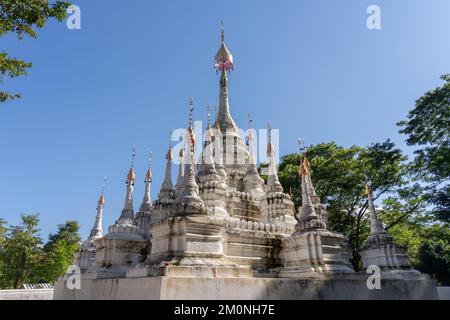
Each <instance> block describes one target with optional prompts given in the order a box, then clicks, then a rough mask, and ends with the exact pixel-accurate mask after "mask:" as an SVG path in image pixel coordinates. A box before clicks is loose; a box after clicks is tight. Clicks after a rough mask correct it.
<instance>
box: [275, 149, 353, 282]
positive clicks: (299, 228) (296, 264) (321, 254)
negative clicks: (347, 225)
mask: <svg viewBox="0 0 450 320" xmlns="http://www.w3.org/2000/svg"><path fill="white" fill-rule="evenodd" d="M299 178H300V184H301V190H302V205H301V207H300V208H299V211H298V215H297V218H298V222H297V224H296V226H295V232H294V234H293V235H291V236H289V237H287V238H285V239H283V240H282V257H283V260H284V263H283V264H284V267H283V268H282V269H281V272H280V276H282V277H294V278H296V277H299V278H302V277H312V278H322V277H323V276H325V275H330V274H332V273H353V272H354V270H353V269H352V268H351V266H350V262H349V256H350V252H349V246H348V241H347V238H346V237H345V236H344V235H342V234H339V233H335V232H331V231H329V230H328V229H327V226H326V224H325V222H324V221H323V220H322V218H321V217H322V215H325V213H324V212H325V207H324V206H323V205H322V204H320V199H319V197H317V195H316V193H315V190H314V186H313V184H312V180H311V166H310V163H309V160H308V158H307V155H306V153H305V154H303V155H300V165H299ZM313 199H314V202H313Z"/></svg>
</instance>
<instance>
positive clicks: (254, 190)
mask: <svg viewBox="0 0 450 320" xmlns="http://www.w3.org/2000/svg"><path fill="white" fill-rule="evenodd" d="M252 122H253V120H252V118H251V115H250V114H248V134H247V145H248V166H247V172H246V173H245V176H244V185H245V191H246V192H249V193H251V194H253V195H254V196H255V197H260V196H262V195H263V194H264V191H263V189H262V186H263V184H264V180H263V179H262V178H261V177H260V175H259V172H258V168H257V165H256V159H255V156H254V150H253V132H252V131H253V129H252Z"/></svg>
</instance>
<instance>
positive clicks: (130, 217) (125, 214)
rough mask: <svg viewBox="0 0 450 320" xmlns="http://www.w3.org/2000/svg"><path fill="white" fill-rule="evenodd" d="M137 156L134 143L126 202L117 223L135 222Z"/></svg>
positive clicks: (127, 180)
mask: <svg viewBox="0 0 450 320" xmlns="http://www.w3.org/2000/svg"><path fill="white" fill-rule="evenodd" d="M135 158H136V147H135V145H133V149H132V153H131V161H130V169H129V170H128V175H127V179H126V181H125V183H126V185H127V192H126V196H125V203H124V206H123V209H122V213H121V215H120V218H119V220H117V221H116V223H117V224H133V221H134V210H133V190H134V180H135V179H136V174H135V172H134V160H135Z"/></svg>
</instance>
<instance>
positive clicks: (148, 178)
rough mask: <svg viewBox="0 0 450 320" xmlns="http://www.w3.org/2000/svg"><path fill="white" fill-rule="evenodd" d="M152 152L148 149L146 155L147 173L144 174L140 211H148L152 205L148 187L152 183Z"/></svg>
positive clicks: (149, 187)
mask: <svg viewBox="0 0 450 320" xmlns="http://www.w3.org/2000/svg"><path fill="white" fill-rule="evenodd" d="M152 175H153V173H152V152H151V151H150V153H149V155H148V166H147V173H146V174H145V192H144V197H143V199H142V204H141V206H140V208H139V211H141V212H148V211H150V208H151V206H152V198H151V195H150V189H151V184H152Z"/></svg>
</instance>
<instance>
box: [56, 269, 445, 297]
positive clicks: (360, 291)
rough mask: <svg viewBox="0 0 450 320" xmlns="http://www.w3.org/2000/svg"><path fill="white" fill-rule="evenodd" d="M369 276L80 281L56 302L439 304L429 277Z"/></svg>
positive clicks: (60, 289)
mask: <svg viewBox="0 0 450 320" xmlns="http://www.w3.org/2000/svg"><path fill="white" fill-rule="evenodd" d="M368 276H369V275H365V274H353V275H333V276H332V277H328V278H326V277H325V278H321V279H295V278H290V279H288V278H251V277H249V278H197V277H142V278H115V279H92V280H91V279H82V280H81V288H80V289H72V290H69V289H68V287H67V286H66V283H65V280H64V279H60V280H59V281H58V282H57V284H56V285H55V289H54V297H53V298H54V299H55V300H166V299H173V300H259V299H261V300H331V299H338V300H380V299H389V300H391V299H394V300H415V299H426V300H435V299H438V294H437V289H436V283H435V281H433V280H430V279H429V278H427V277H410V276H405V277H404V279H399V278H398V277H397V278H395V279H393V278H389V277H388V278H387V279H383V277H382V280H381V289H372V290H370V289H368V287H367V277H368Z"/></svg>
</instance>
